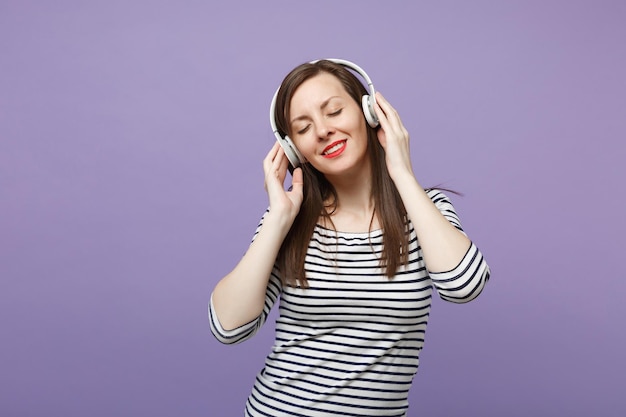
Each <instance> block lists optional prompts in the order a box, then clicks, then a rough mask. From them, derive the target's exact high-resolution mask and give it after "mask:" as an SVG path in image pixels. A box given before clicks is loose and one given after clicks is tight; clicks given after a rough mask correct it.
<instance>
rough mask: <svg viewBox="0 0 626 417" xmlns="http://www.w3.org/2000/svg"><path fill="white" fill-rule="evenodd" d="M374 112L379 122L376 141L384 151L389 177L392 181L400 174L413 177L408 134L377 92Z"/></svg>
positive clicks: (398, 117) (393, 111) (387, 103)
mask: <svg viewBox="0 0 626 417" xmlns="http://www.w3.org/2000/svg"><path fill="white" fill-rule="evenodd" d="M375 111H376V115H377V116H378V120H379V121H380V129H378V131H377V135H378V140H379V141H380V144H381V145H382V147H383V149H385V154H386V160H387V169H388V170H389V175H390V176H391V178H392V179H393V180H394V181H395V180H396V178H397V177H398V176H399V175H401V174H402V173H405V174H410V175H411V176H413V168H412V166H411V154H410V152H409V132H408V131H407V130H406V128H405V127H404V125H403V124H402V121H401V120H400V116H399V115H398V112H397V111H396V109H394V108H393V107H392V106H391V104H389V102H388V101H387V100H385V98H384V97H383V96H382V94H380V93H379V92H377V93H376V106H375Z"/></svg>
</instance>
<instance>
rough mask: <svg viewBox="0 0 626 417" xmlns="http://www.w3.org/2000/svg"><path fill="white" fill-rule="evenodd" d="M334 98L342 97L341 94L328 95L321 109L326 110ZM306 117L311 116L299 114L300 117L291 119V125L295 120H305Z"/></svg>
mask: <svg viewBox="0 0 626 417" xmlns="http://www.w3.org/2000/svg"><path fill="white" fill-rule="evenodd" d="M334 98H341V97H339V96H331V97H328V98H327V99H326V100H324V101H323V102H322V104H321V105H320V110H324V109H325V108H326V107H327V106H328V103H330V101H331V100H332V99H334ZM304 119H309V116H304V115H303V116H298V117H294V118H293V119H291V121H290V122H289V125H290V126H291V125H292V124H294V123H295V122H297V121H299V120H304Z"/></svg>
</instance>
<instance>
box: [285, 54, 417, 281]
mask: <svg viewBox="0 0 626 417" xmlns="http://www.w3.org/2000/svg"><path fill="white" fill-rule="evenodd" d="M322 72H327V73H329V74H331V75H334V76H335V77H337V79H338V80H339V81H340V82H341V84H342V85H343V87H344V88H345V89H346V91H347V92H348V94H349V95H350V96H351V97H352V98H353V99H354V100H355V101H356V102H357V103H358V104H359V106H360V105H361V104H360V103H361V97H362V96H363V95H364V94H368V92H367V90H366V89H365V87H364V86H363V84H361V82H360V81H359V80H358V79H357V78H356V76H355V75H354V74H352V72H350V71H349V70H348V69H346V68H345V67H344V66H343V65H339V64H336V63H334V62H331V61H326V60H322V61H317V62H315V63H305V64H302V65H300V66H298V67H296V68H295V69H293V70H292V71H291V72H290V73H289V74H287V76H286V77H285V79H284V80H283V83H282V84H281V86H280V89H279V90H278V95H277V97H276V109H277V110H276V126H277V128H278V131H279V132H280V134H281V135H286V134H287V135H289V134H291V132H290V131H289V124H288V123H287V120H290V114H289V109H290V107H291V98H292V97H293V94H294V92H295V91H296V89H297V88H298V87H299V86H300V85H301V84H302V83H303V82H304V81H306V80H308V79H310V78H312V77H314V76H316V75H318V74H320V73H322ZM363 118H364V119H365V116H363ZM367 149H368V155H369V158H370V163H371V166H372V198H373V200H374V209H375V213H376V214H377V216H378V219H379V221H380V224H381V227H382V233H383V251H382V255H381V259H380V265H381V267H382V268H384V269H385V274H386V275H387V277H389V278H392V277H393V276H394V275H395V274H396V270H397V269H398V267H399V266H400V265H402V264H406V262H407V257H408V220H407V215H406V209H405V208H404V204H403V203H402V200H401V199H400V194H399V193H398V190H397V189H396V186H395V184H394V183H393V181H392V180H391V177H390V176H389V172H388V171H387V163H386V162H385V151H384V149H383V147H382V146H381V145H380V142H379V141H378V138H377V136H376V130H375V129H373V128H371V127H370V126H369V125H367ZM301 167H302V173H303V181H304V190H303V192H304V201H303V202H302V206H301V207H300V211H299V213H298V215H297V216H296V218H295V221H294V223H293V225H292V226H291V229H290V230H289V232H288V233H287V236H286V237H285V240H284V241H283V243H282V246H281V248H280V251H279V252H278V258H277V265H278V268H279V269H280V271H281V277H282V278H281V279H282V280H283V284H285V285H290V286H300V287H303V288H307V287H308V282H307V278H306V274H305V270H304V261H305V257H306V252H307V249H308V246H309V242H310V240H311V237H312V235H313V230H314V229H315V226H316V224H317V222H318V220H319V219H320V217H322V218H324V219H325V220H328V222H327V223H328V224H331V225H332V220H331V215H332V213H333V212H334V210H335V209H336V208H337V201H338V200H337V192H336V190H335V188H334V187H333V186H332V184H331V183H330V182H329V181H328V180H327V179H326V177H324V175H323V174H322V173H321V172H319V171H318V170H317V169H315V168H314V167H313V166H311V164H308V163H305V164H302V166H301ZM325 201H330V202H331V204H330V205H325V204H324V202H325Z"/></svg>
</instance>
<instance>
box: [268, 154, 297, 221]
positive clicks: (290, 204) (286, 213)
mask: <svg viewBox="0 0 626 417" xmlns="http://www.w3.org/2000/svg"><path fill="white" fill-rule="evenodd" d="M288 167H289V160H288V159H287V156H286V155H285V152H284V151H283V149H282V148H281V147H280V144H279V143H278V142H276V143H275V144H274V146H273V147H272V149H271V150H270V151H269V153H268V154H267V156H266V157H265V159H264V160H263V171H264V172H265V190H266V191H267V194H268V196H269V200H270V213H271V214H272V215H278V216H280V217H281V218H282V219H284V220H289V221H290V224H291V223H292V222H293V220H294V219H295V218H296V215H297V214H298V212H299V211H300V205H301V204H302V200H303V193H302V184H303V183H302V169H301V168H296V169H294V171H293V178H292V182H291V184H292V186H291V190H290V191H285V185H284V184H285V177H286V176H287V168H288Z"/></svg>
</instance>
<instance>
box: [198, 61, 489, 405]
mask: <svg viewBox="0 0 626 417" xmlns="http://www.w3.org/2000/svg"><path fill="white" fill-rule="evenodd" d="M346 63H347V61H343V63H341V62H339V61H332V60H322V61H317V62H314V63H306V64H303V65H300V66H298V67H297V68H295V69H294V70H292V71H291V72H290V73H289V74H288V75H287V77H286V78H285V80H284V81H283V83H282V84H281V87H280V89H279V90H278V92H277V96H276V98H275V108H276V111H275V113H276V114H275V115H272V117H275V123H276V126H277V129H278V132H279V133H280V134H281V135H282V136H285V135H288V136H289V138H291V140H292V141H293V144H294V145H295V147H296V148H297V151H298V152H299V154H300V157H301V158H302V163H301V165H300V166H299V167H296V168H295V169H293V174H292V187H291V188H290V189H289V190H287V191H286V190H285V187H284V181H285V178H286V175H287V171H288V169H289V161H288V159H287V157H286V155H285V151H284V150H283V149H282V148H281V146H279V144H278V143H277V144H275V145H274V146H273V147H272V149H271V150H270V151H269V153H268V154H267V156H266V158H265V159H264V161H263V167H264V171H265V188H266V190H267V193H268V196H269V208H268V210H267V211H266V213H265V215H264V216H263V218H262V219H261V223H260V225H259V227H258V228H257V231H256V233H255V235H254V239H253V241H252V243H251V245H250V247H249V249H248V251H247V252H246V254H245V255H244V256H243V258H242V259H241V261H240V262H239V263H238V264H237V266H236V267H235V268H234V269H233V270H232V271H231V272H230V273H229V274H228V275H226V276H225V277H224V278H222V280H221V281H219V283H218V284H217V285H216V287H215V289H214V290H213V293H212V295H211V302H210V305H209V318H210V323H211V329H212V332H213V334H214V335H215V337H216V338H217V339H218V340H219V341H221V342H223V343H238V342H242V341H244V340H246V339H248V338H250V337H251V336H252V335H254V333H255V332H256V331H257V330H258V329H259V328H260V327H261V326H262V325H263V323H264V322H265V320H266V318H267V315H268V314H269V312H270V309H271V308H272V306H273V305H274V303H275V302H276V301H277V300H279V299H280V307H279V313H280V315H279V318H278V319H277V322H276V341H275V343H274V347H273V348H272V351H271V352H270V354H269V355H268V357H267V359H266V363H265V367H264V368H263V369H262V370H261V372H260V373H259V374H258V376H257V379H256V382H255V384H254V387H253V389H252V392H251V394H250V396H249V398H248V401H247V403H246V407H245V415H246V416H271V417H277V416H306V417H311V416H333V415H336V416H339V415H341V416H405V415H406V412H407V409H408V392H409V388H410V386H411V382H412V379H413V376H414V375H415V373H416V371H417V368H418V364H419V353H420V350H421V349H422V346H423V343H424V332H425V330H426V325H427V321H428V316H429V312H430V305H431V298H432V291H433V288H434V289H435V291H436V292H437V293H438V294H439V296H440V297H441V298H443V299H444V300H447V301H452V302H457V303H464V302H468V301H470V300H472V299H474V298H475V297H477V296H478V294H479V293H480V292H481V291H482V289H483V286H484V285H485V283H486V282H487V281H488V279H489V268H488V266H487V264H486V262H485V260H484V259H483V256H482V254H481V253H480V251H479V250H478V249H477V247H476V246H475V245H474V244H473V243H472V242H471V240H470V239H469V238H468V237H467V236H466V234H465V233H464V232H463V230H462V229H461V224H460V222H459V219H458V217H457V215H456V213H455V211H454V207H453V206H452V204H451V203H450V201H449V199H448V198H447V196H446V195H444V194H443V193H442V192H440V191H438V190H424V188H422V186H421V185H420V183H419V182H418V180H417V179H416V178H415V175H414V174H413V170H412V166H411V160H410V154H409V134H408V132H407V131H406V129H405V128H404V126H403V124H402V122H401V120H400V117H399V116H398V114H397V112H396V111H395V110H394V108H393V107H392V106H391V105H390V104H389V103H388V102H387V101H386V100H385V98H384V97H383V96H382V95H381V94H380V93H376V94H375V96H374V97H370V99H372V98H375V100H372V101H373V104H372V107H373V111H374V112H375V115H374V117H375V118H377V119H378V123H379V126H377V127H371V125H375V123H368V122H369V121H370V119H371V116H370V117H369V118H368V117H366V116H365V115H364V110H363V108H362V107H361V98H362V96H363V95H367V93H368V92H367V90H366V88H365V87H364V86H363V85H362V84H361V82H360V81H359V80H358V79H357V78H356V77H355V75H354V74H353V73H352V72H351V71H350V70H348V68H349V67H350V65H349V64H346ZM357 68H358V67H357ZM372 90H373V88H372Z"/></svg>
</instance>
